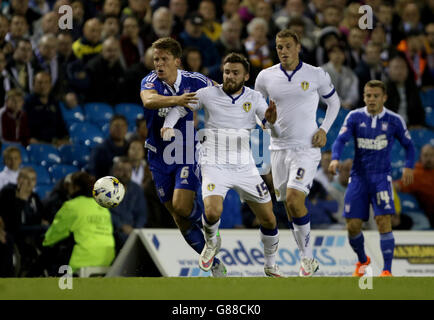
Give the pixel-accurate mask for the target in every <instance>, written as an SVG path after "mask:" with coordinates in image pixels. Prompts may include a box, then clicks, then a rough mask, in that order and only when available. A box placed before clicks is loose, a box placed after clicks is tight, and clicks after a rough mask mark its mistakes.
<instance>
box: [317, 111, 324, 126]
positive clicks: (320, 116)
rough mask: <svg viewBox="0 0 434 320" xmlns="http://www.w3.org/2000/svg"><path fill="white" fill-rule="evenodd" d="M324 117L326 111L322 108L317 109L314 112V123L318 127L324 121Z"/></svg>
mask: <svg viewBox="0 0 434 320" xmlns="http://www.w3.org/2000/svg"><path fill="white" fill-rule="evenodd" d="M325 115H326V111H325V109H323V108H318V109H317V110H316V122H317V124H318V126H320V125H321V124H322V122H323V121H324V118H325Z"/></svg>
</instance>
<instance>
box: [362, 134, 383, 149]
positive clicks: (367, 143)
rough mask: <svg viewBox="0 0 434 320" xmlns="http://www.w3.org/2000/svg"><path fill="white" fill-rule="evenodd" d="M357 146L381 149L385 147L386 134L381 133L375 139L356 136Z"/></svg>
mask: <svg viewBox="0 0 434 320" xmlns="http://www.w3.org/2000/svg"><path fill="white" fill-rule="evenodd" d="M357 146H358V147H359V148H360V149H368V150H382V149H384V148H386V147H387V136H386V135H385V134H381V135H379V136H377V137H376V138H375V139H366V138H357Z"/></svg>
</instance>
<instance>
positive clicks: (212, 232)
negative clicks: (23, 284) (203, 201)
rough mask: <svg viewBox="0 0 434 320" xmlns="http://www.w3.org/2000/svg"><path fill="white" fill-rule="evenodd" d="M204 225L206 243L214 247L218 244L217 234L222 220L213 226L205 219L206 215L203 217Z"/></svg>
mask: <svg viewBox="0 0 434 320" xmlns="http://www.w3.org/2000/svg"><path fill="white" fill-rule="evenodd" d="M202 223H203V231H204V232H205V241H206V242H208V243H212V244H213V245H214V246H215V245H216V244H217V232H218V230H219V225H220V219H218V220H217V222H215V223H213V224H211V223H210V222H209V221H208V220H207V219H206V217H205V214H203V215H202Z"/></svg>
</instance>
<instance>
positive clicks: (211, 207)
mask: <svg viewBox="0 0 434 320" xmlns="http://www.w3.org/2000/svg"><path fill="white" fill-rule="evenodd" d="M222 211H223V206H222V205H219V204H206V205H205V215H206V218H207V219H208V221H209V222H216V221H217V220H218V219H220V216H221V214H222Z"/></svg>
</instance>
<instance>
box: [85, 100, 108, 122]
mask: <svg viewBox="0 0 434 320" xmlns="http://www.w3.org/2000/svg"><path fill="white" fill-rule="evenodd" d="M84 114H85V117H86V121H90V122H92V123H93V124H95V125H97V126H99V127H102V126H103V125H104V124H106V123H108V122H110V119H111V118H112V117H113V114H114V112H113V108H112V106H111V105H109V104H107V103H103V102H90V103H86V104H85V105H84Z"/></svg>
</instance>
